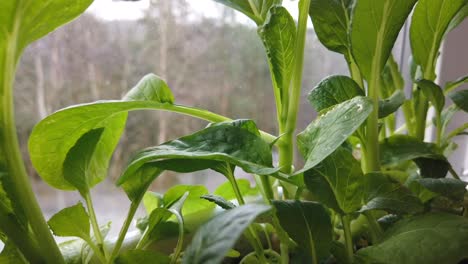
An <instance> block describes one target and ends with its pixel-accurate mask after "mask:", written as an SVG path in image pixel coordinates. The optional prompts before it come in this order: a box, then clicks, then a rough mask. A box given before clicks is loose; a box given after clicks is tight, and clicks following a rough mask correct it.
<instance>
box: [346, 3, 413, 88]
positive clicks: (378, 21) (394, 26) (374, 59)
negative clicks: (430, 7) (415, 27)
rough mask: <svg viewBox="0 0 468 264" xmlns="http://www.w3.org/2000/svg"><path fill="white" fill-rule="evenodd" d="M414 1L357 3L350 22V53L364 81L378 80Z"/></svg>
mask: <svg viewBox="0 0 468 264" xmlns="http://www.w3.org/2000/svg"><path fill="white" fill-rule="evenodd" d="M415 3H416V0H380V1H375V0H359V1H356V3H355V6H354V9H353V16H352V22H351V33H350V39H351V50H352V53H353V56H354V59H355V60H356V64H357V65H358V66H359V69H360V70H361V72H362V75H363V76H364V78H365V79H367V80H370V79H372V78H377V77H378V76H379V75H380V74H381V72H382V70H383V68H384V66H385V63H386V62H387V60H388V58H389V56H390V54H391V51H392V48H393V45H394V43H395V41H396V39H397V37H398V33H399V32H400V29H401V27H402V26H403V24H404V23H405V21H406V18H407V17H408V15H409V13H410V12H411V10H412V9H413V5H414V4H415Z"/></svg>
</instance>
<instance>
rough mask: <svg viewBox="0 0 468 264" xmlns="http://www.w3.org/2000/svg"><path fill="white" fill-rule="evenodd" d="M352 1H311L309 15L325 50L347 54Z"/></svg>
mask: <svg viewBox="0 0 468 264" xmlns="http://www.w3.org/2000/svg"><path fill="white" fill-rule="evenodd" d="M352 3H353V1H352V0H311V1H310V9H309V10H310V11H309V15H310V18H311V19H312V23H313V25H314V31H315V33H316V34H317V37H318V39H319V40H320V42H322V44H323V45H324V46H325V47H327V49H329V50H332V51H335V52H338V53H341V54H345V55H347V53H348V52H349V51H348V49H349V46H350V44H349V41H348V30H349V23H350V17H351V9H352Z"/></svg>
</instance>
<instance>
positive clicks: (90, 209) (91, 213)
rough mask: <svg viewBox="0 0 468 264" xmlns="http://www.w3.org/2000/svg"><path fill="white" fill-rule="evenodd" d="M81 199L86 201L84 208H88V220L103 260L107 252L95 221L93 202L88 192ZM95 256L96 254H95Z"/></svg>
mask: <svg viewBox="0 0 468 264" xmlns="http://www.w3.org/2000/svg"><path fill="white" fill-rule="evenodd" d="M83 198H84V199H85V201H86V207H87V208H88V213H89V219H90V221H91V226H92V227H93V233H94V237H95V238H96V241H97V244H98V247H99V249H100V250H101V252H102V253H103V254H104V258H105V259H107V250H106V248H105V244H104V239H103V237H102V233H101V229H100V228H99V223H98V221H97V217H96V212H95V211H94V206H93V201H92V199H91V194H90V193H89V192H87V193H85V194H84V195H83ZM96 254H97V252H96Z"/></svg>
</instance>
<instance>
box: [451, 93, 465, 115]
mask: <svg viewBox="0 0 468 264" xmlns="http://www.w3.org/2000/svg"><path fill="white" fill-rule="evenodd" d="M448 96H449V97H450V99H452V101H453V102H454V103H455V104H456V105H457V106H458V107H460V108H461V109H463V111H465V112H468V90H460V91H455V92H451V93H449V95H448Z"/></svg>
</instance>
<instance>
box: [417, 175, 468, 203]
mask: <svg viewBox="0 0 468 264" xmlns="http://www.w3.org/2000/svg"><path fill="white" fill-rule="evenodd" d="M417 181H418V182H419V184H421V185H422V186H424V187H425V188H427V189H428V190H430V191H432V192H434V193H437V194H440V195H443V196H446V197H448V198H451V199H453V200H455V201H463V198H464V196H465V193H466V186H467V185H468V184H467V183H466V182H463V181H460V180H457V179H450V178H442V179H419V180H417Z"/></svg>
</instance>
